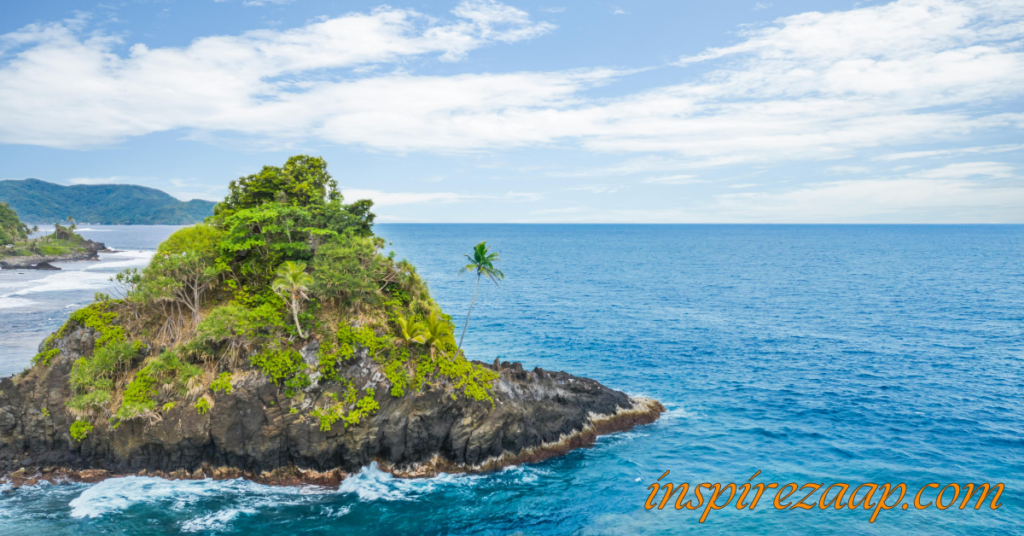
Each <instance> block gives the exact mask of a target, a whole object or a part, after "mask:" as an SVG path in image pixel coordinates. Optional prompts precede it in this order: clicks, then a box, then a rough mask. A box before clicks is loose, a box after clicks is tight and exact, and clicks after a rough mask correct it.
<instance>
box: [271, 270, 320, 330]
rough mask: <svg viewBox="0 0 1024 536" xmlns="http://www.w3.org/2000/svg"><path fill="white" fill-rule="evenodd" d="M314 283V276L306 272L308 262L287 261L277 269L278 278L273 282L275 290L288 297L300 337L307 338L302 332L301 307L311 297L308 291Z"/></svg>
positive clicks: (272, 285)
mask: <svg viewBox="0 0 1024 536" xmlns="http://www.w3.org/2000/svg"><path fill="white" fill-rule="evenodd" d="M312 284H313V276H311V275H309V274H307V273H306V263H304V262H293V261H285V262H284V263H283V264H281V267H280V268H278V269H277V279H275V280H274V282H273V283H271V287H272V288H273V289H274V292H276V293H278V294H280V295H281V296H282V297H285V298H287V300H288V307H289V308H290V309H291V310H292V317H293V318H294V319H295V329H296V331H298V332H299V337H302V338H303V339H305V338H306V336H305V335H303V333H302V325H301V324H299V307H301V305H302V302H304V301H306V300H307V299H309V296H306V291H308V290H309V286H310V285H312Z"/></svg>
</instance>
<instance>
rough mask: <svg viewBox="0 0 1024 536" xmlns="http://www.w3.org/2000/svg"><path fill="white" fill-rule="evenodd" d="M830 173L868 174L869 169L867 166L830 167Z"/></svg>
mask: <svg viewBox="0 0 1024 536" xmlns="http://www.w3.org/2000/svg"><path fill="white" fill-rule="evenodd" d="M828 170H829V171H831V172H832V173H870V172H871V168H869V167H867V166H832V167H830V168H828Z"/></svg>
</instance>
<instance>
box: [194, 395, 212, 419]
mask: <svg viewBox="0 0 1024 536" xmlns="http://www.w3.org/2000/svg"><path fill="white" fill-rule="evenodd" d="M195 408H196V411H198V412H199V414H200V415H206V413H207V412H209V411H210V401H209V400H207V399H206V398H205V397H204V398H200V399H199V400H197V401H196V405H195Z"/></svg>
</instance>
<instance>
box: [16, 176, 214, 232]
mask: <svg viewBox="0 0 1024 536" xmlns="http://www.w3.org/2000/svg"><path fill="white" fill-rule="evenodd" d="M0 201H3V202H5V203H7V204H9V205H10V208H11V209H13V210H15V211H17V213H18V214H19V215H20V216H21V220H22V221H25V222H31V223H36V224H42V223H51V224H52V223H53V222H57V221H64V220H66V219H67V218H68V217H72V218H74V219H75V220H76V221H81V222H89V223H97V224H135V225H187V224H191V223H198V222H201V221H203V220H204V219H205V218H207V217H208V216H211V215H212V214H213V206H214V205H215V204H216V203H214V202H212V201H203V200H200V199H193V200H192V201H179V200H178V199H175V198H174V197H172V196H170V195H169V194H167V193H165V192H162V191H160V190H156V189H154V188H146V187H145V186H136V185H133V184H95V185H85V184H81V185H76V186H61V185H59V184H53V183H50V182H46V181H41V180H39V179H24V180H5V181H0Z"/></svg>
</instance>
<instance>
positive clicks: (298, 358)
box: [250, 348, 303, 382]
mask: <svg viewBox="0 0 1024 536" xmlns="http://www.w3.org/2000/svg"><path fill="white" fill-rule="evenodd" d="M250 361H251V362H252V364H253V366H255V367H257V368H259V369H260V370H261V371H263V373H264V374H266V375H267V376H269V377H270V378H271V379H272V380H274V381H275V382H276V381H280V380H283V379H285V378H287V377H289V376H291V375H292V374H295V373H296V372H298V371H299V369H300V368H301V367H302V365H303V363H302V354H300V353H299V352H297V351H295V350H294V349H292V348H271V349H265V350H264V351H263V352H261V353H258V354H256V355H254V356H252V357H251V358H250Z"/></svg>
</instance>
